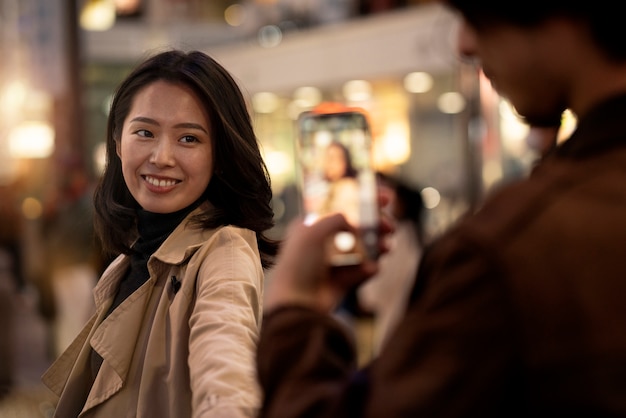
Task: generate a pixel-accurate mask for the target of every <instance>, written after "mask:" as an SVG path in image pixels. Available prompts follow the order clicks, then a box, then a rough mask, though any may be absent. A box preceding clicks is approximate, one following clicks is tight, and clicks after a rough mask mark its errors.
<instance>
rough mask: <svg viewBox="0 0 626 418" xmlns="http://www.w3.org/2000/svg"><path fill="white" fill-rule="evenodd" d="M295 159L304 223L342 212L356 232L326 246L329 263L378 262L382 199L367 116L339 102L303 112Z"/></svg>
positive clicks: (342, 236) (359, 110)
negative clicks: (374, 166) (379, 194)
mask: <svg viewBox="0 0 626 418" xmlns="http://www.w3.org/2000/svg"><path fill="white" fill-rule="evenodd" d="M296 155H297V158H298V168H299V170H298V173H299V185H300V191H301V195H302V209H303V212H304V215H305V222H307V223H312V222H315V221H316V220H317V219H319V218H321V217H324V216H327V215H330V214H334V213H341V214H343V215H344V216H345V217H346V219H347V220H348V222H350V223H351V224H352V225H353V226H355V227H356V228H357V231H358V234H357V235H356V236H354V235H352V234H350V233H348V232H344V233H340V234H337V235H336V236H335V237H334V239H333V240H332V241H331V242H329V243H328V244H327V245H328V251H329V252H330V259H331V263H332V264H333V265H354V264H360V263H361V262H362V261H363V260H364V259H365V258H370V259H376V258H377V257H378V233H377V230H378V201H377V187H376V175H375V172H374V169H373V166H372V137H371V130H370V127H369V123H368V120H367V115H366V113H365V112H364V111H363V110H361V109H358V108H348V107H343V106H341V105H338V104H333V105H332V106H328V105H325V106H321V107H318V108H316V109H314V110H312V111H309V112H304V113H302V114H301V115H300V117H299V118H298V138H297V149H296Z"/></svg>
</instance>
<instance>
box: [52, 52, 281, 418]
mask: <svg viewBox="0 0 626 418" xmlns="http://www.w3.org/2000/svg"><path fill="white" fill-rule="evenodd" d="M218 138H219V140H217V139H218ZM232 161H236V162H237V164H236V165H235V164H232V163H231V162H232ZM271 198H272V192H271V187H270V182H269V175H268V172H267V168H266V166H265V163H264V161H263V159H262V157H261V153H260V150H259V146H258V141H257V138H256V136H255V134H254V132H253V129H252V125H251V120H250V116H249V114H248V112H247V108H246V103H245V101H244V98H243V96H242V94H241V91H240V90H239V88H238V86H237V84H236V83H235V82H234V80H233V79H232V78H231V76H230V75H229V73H228V72H227V71H226V70H225V69H224V68H223V67H221V66H220V65H219V64H218V63H217V62H215V61H214V60H213V59H211V58H210V57H209V56H207V55H206V54H203V53H200V52H190V53H185V52H182V51H176V50H173V51H167V52H163V53H160V54H157V55H155V56H153V57H151V58H148V59H147V60H146V61H145V62H144V63H142V64H141V65H139V66H138V67H137V68H136V69H135V70H134V71H133V72H132V73H131V74H130V75H129V76H128V77H127V78H126V79H125V80H124V81H123V82H122V84H121V85H120V86H119V88H118V90H117V92H116V94H115V97H114V100H113V102H112V105H111V111H110V112H109V120H108V130H107V164H106V169H105V171H104V174H103V176H102V179H101V181H100V184H99V185H98V187H97V190H96V193H95V198H94V199H95V202H94V203H95V209H96V230H97V232H98V237H99V238H100V240H101V242H102V246H103V247H104V249H105V250H107V251H108V252H111V253H112V254H116V255H118V256H117V258H116V259H115V260H114V261H113V262H112V263H111V265H110V266H109V267H108V269H107V270H106V271H105V272H104V273H103V275H102V277H101V278H100V281H99V283H98V285H97V286H96V288H95V290H94V295H95V299H96V306H97V313H96V315H95V316H94V318H92V320H91V321H89V323H88V325H87V326H86V328H85V329H84V331H83V332H82V333H81V334H80V335H79V336H78V337H77V339H76V340H75V341H74V343H73V344H72V346H71V348H70V349H69V350H68V352H66V353H65V354H64V355H62V356H61V357H60V358H59V360H57V361H56V362H55V363H54V364H53V365H52V366H51V368H50V369H49V370H48V371H47V372H46V374H45V375H44V378H43V380H44V383H45V384H46V385H48V386H49V387H50V388H51V389H52V390H53V392H55V393H56V394H57V395H59V400H58V404H57V405H56V415H55V416H58V417H69V416H78V415H79V414H80V413H81V412H86V411H88V412H87V413H88V414H89V416H93V417H111V416H127V415H128V414H129V409H130V411H131V412H130V414H131V415H132V416H150V417H191V416H193V417H224V416H229V417H253V416H256V414H257V412H258V408H259V405H260V403H259V399H260V396H259V389H258V386H257V383H256V381H255V378H254V376H255V373H254V351H255V347H256V346H255V343H256V339H257V337H258V333H259V326H260V319H261V312H262V306H261V304H262V290H263V279H264V270H265V268H268V267H270V266H271V265H272V263H273V258H274V256H275V254H276V251H277V244H278V243H277V242H274V241H272V240H270V239H269V238H267V237H266V236H265V232H266V231H267V230H269V229H270V228H271V227H272V226H273V212H272V209H271V207H270V202H271ZM172 386H174V387H176V390H175V391H172V390H170V389H171V387H172Z"/></svg>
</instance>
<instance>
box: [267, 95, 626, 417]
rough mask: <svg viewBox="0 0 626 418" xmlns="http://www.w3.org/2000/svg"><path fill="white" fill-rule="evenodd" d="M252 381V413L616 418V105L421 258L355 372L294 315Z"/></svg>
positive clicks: (622, 266) (624, 227) (624, 248)
mask: <svg viewBox="0 0 626 418" xmlns="http://www.w3.org/2000/svg"><path fill="white" fill-rule="evenodd" d="M258 369H259V374H260V379H261V383H262V386H263V389H264V390H265V400H264V407H263V413H262V414H261V415H262V416H263V417H272V418H279V417H281V418H282V417H303V416H307V417H324V418H330V417H350V416H355V417H357V416H358V417H384V418H392V417H437V418H456V417H481V418H484V417H516V416H519V417H564V416H567V417H572V416H586V417H594V418H597V417H609V416H610V417H626V96H623V97H618V98H615V99H614V100H611V101H607V102H606V103H604V104H603V105H602V106H600V107H598V108H597V109H595V111H594V112H592V113H591V114H589V115H588V116H587V117H585V118H584V119H583V120H580V121H579V126H578V129H577V131H576V132H575V133H574V134H573V136H572V137H571V138H570V139H569V140H568V141H566V142H565V143H564V144H562V145H561V146H559V147H558V148H557V149H556V150H554V152H553V153H551V154H550V155H549V156H547V157H546V159H545V160H544V161H543V162H542V163H541V164H540V165H538V166H537V167H536V168H535V169H534V171H533V173H532V174H531V176H530V177H529V178H528V179H527V180H523V181H521V182H519V183H517V184H514V185H510V186H509V187H505V188H503V189H501V190H499V191H498V192H496V193H495V194H494V195H493V196H491V197H490V198H489V199H487V201H486V202H485V204H484V205H483V207H482V208H481V209H480V210H479V211H478V212H477V213H476V214H474V215H471V216H469V217H467V218H465V219H463V220H462V221H460V222H459V223H458V225H456V226H454V227H452V228H451V229H450V230H449V231H448V233H446V234H445V235H444V236H443V237H442V238H441V239H440V240H438V242H436V243H435V244H434V245H433V246H432V247H431V248H429V249H428V250H427V252H426V254H425V256H424V258H423V259H422V262H421V264H420V270H419V273H418V277H417V280H416V286H415V288H414V295H413V301H412V304H411V305H410V306H409V308H408V312H407V314H406V316H405V318H404V319H403V321H402V322H401V324H400V325H399V327H398V328H397V329H396V331H395V333H394V334H393V335H392V336H391V338H390V340H389V342H388V345H387V346H386V348H385V349H384V350H383V351H382V353H381V354H380V357H379V358H378V359H377V360H375V361H374V362H373V363H372V364H371V365H370V366H369V367H368V368H366V369H364V370H361V371H359V372H355V370H354V352H353V347H352V345H351V342H350V340H349V339H348V338H347V337H346V336H345V335H344V334H343V333H342V330H341V328H340V326H338V325H337V324H336V323H335V322H334V321H333V320H332V319H331V318H330V317H327V316H323V315H321V314H318V313H315V312H313V311H310V310H307V309H304V308H293V307H292V308H283V309H280V310H278V311H275V312H273V313H270V314H269V315H268V316H267V317H266V319H265V322H264V329H263V330H262V333H261V340H260V344H259V349H258ZM305 411H306V413H305Z"/></svg>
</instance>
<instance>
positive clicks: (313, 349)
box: [259, 237, 523, 418]
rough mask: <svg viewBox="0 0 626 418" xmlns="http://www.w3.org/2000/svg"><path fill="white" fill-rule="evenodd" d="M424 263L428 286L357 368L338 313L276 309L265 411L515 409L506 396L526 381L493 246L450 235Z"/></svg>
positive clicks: (265, 369)
mask: <svg viewBox="0 0 626 418" xmlns="http://www.w3.org/2000/svg"><path fill="white" fill-rule="evenodd" d="M457 238H458V237H457ZM422 263H423V267H422V268H421V269H420V275H423V276H427V277H422V278H421V279H423V280H425V283H426V285H425V287H424V289H422V291H421V292H420V295H419V296H418V297H417V298H416V300H414V301H413V304H412V305H411V306H410V307H409V310H408V311H407V314H406V316H405V318H404V319H403V320H402V322H401V323H400V324H399V326H398V328H397V329H396V330H395V332H394V333H393V335H391V338H390V339H389V341H388V343H387V344H386V346H385V348H384V349H383V351H382V352H381V353H380V355H379V357H378V358H377V359H376V360H375V361H374V362H372V363H371V364H370V365H369V366H368V368H367V370H364V371H361V372H359V373H356V372H355V371H354V369H353V367H352V366H353V363H354V361H353V359H354V356H353V351H352V346H351V345H350V342H349V339H348V338H347V337H346V336H345V335H344V334H343V333H342V332H341V329H340V327H339V326H337V325H335V324H333V322H332V318H330V317H326V316H324V315H322V314H319V313H316V312H313V311H305V310H298V309H293V308H290V309H285V310H283V311H279V312H276V313H275V314H274V315H273V316H270V317H269V318H268V321H267V322H266V323H264V325H263V327H264V329H263V330H262V332H261V335H262V337H261V344H260V348H259V366H260V373H261V383H262V385H263V388H264V390H265V391H266V392H265V405H264V407H265V409H264V411H265V415H263V417H272V418H274V417H323V418H329V417H340V416H342V417H343V416H359V417H368V418H369V417H438V418H458V417H470V416H471V417H474V416H476V417H478V416H480V417H483V418H484V417H492V416H493V417H495V416H515V413H512V412H513V411H514V410H515V406H514V405H515V404H510V402H511V401H512V400H511V399H507V396H508V395H507V394H515V393H519V392H516V390H515V388H513V387H512V386H515V385H522V384H523V379H521V378H520V376H519V374H517V373H516V370H515V366H514V365H515V364H517V363H516V362H515V361H514V359H515V356H516V347H517V344H518V343H519V340H516V338H515V330H516V328H515V326H514V324H513V321H514V319H513V316H512V313H511V312H512V308H511V302H510V299H509V298H508V297H507V291H506V286H505V285H504V282H505V281H504V280H503V275H504V273H503V271H502V269H501V267H500V266H499V265H498V261H497V260H495V259H494V255H493V250H492V249H487V248H480V247H477V246H476V245H474V243H469V242H464V241H463V239H451V240H446V241H444V242H442V243H439V244H438V245H437V248H433V249H431V251H429V252H428V256H427V259H424V260H422ZM418 280H419V278H418ZM520 396H521V394H520ZM350 403H351V404H352V408H351V409H348V408H347V405H349V404H350ZM343 408H346V409H343ZM305 411H306V412H305ZM517 413H519V411H517ZM342 414H343V415H342Z"/></svg>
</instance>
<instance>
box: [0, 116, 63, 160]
mask: <svg viewBox="0 0 626 418" xmlns="http://www.w3.org/2000/svg"><path fill="white" fill-rule="evenodd" d="M53 150H54V129H53V128H52V126H50V124H48V123H46V122H41V121H26V122H22V123H20V124H19V125H17V126H16V127H14V128H13V129H12V130H11V131H10V132H9V153H10V154H11V157H13V158H47V157H49V156H50V155H51V154H52V151H53Z"/></svg>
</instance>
